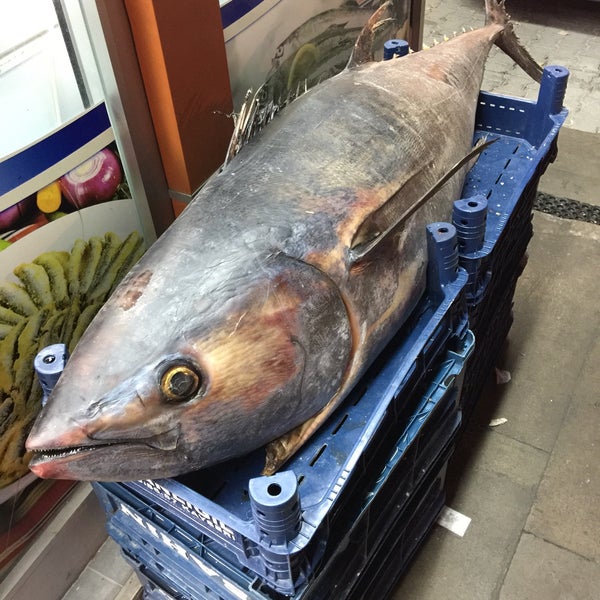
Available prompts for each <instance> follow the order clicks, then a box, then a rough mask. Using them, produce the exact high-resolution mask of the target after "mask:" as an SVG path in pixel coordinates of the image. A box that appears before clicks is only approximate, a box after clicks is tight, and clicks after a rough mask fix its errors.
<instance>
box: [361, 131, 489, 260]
mask: <svg viewBox="0 0 600 600" xmlns="http://www.w3.org/2000/svg"><path fill="white" fill-rule="evenodd" d="M497 140H498V138H493V139H490V140H484V141H483V142H482V141H481V140H479V141H478V142H477V143H476V144H475V146H474V147H473V148H472V149H471V151H470V152H469V153H468V154H466V155H465V156H464V157H463V158H462V159H461V160H459V161H458V162H457V163H456V164H455V165H454V166H453V167H452V168H451V169H450V170H449V171H447V172H446V173H445V174H444V175H443V176H442V177H441V178H440V179H439V180H438V181H437V182H436V183H435V184H434V185H433V186H432V187H431V188H429V190H427V192H425V194H424V195H423V196H421V197H420V198H419V199H418V200H417V201H416V202H415V203H414V204H412V205H411V206H410V208H408V209H407V210H405V211H404V212H402V213H401V214H400V215H398V214H397V211H395V210H394V206H393V204H391V203H393V202H394V199H395V198H397V197H398V192H399V191H400V189H398V190H395V191H394V193H393V194H391V195H390V197H389V200H388V201H387V202H386V203H385V204H383V205H382V206H380V207H379V208H378V209H377V210H375V211H373V212H372V213H371V214H370V215H369V216H368V217H367V218H366V219H365V220H364V221H363V222H362V223H361V224H360V226H359V227H358V229H357V230H356V233H355V234H354V237H353V239H352V243H351V245H350V262H351V263H357V262H359V261H361V260H364V259H365V258H366V257H367V256H368V255H369V254H370V253H371V252H373V251H374V250H375V249H376V248H377V247H378V246H379V245H380V244H381V243H382V242H383V241H385V240H386V239H388V238H389V237H390V236H391V235H393V234H394V233H395V232H396V231H397V230H398V227H400V225H401V224H402V223H403V222H404V221H406V219H408V217H410V216H411V215H413V214H414V213H415V212H416V211H417V210H418V209H419V208H421V206H423V204H425V202H427V201H428V200H429V199H430V198H432V197H433V196H434V195H435V194H436V193H437V192H439V191H440V189H442V187H443V186H444V185H445V184H446V183H447V182H448V181H449V180H450V179H451V178H452V177H453V176H454V175H455V174H456V173H458V172H459V171H460V170H461V169H462V168H463V167H464V166H465V165H468V166H469V168H470V167H471V166H472V165H473V163H474V162H475V160H476V158H477V157H478V156H479V154H481V153H482V152H483V151H484V150H485V149H486V148H488V147H489V146H490V145H491V144H493V143H494V142H496V141H497Z"/></svg>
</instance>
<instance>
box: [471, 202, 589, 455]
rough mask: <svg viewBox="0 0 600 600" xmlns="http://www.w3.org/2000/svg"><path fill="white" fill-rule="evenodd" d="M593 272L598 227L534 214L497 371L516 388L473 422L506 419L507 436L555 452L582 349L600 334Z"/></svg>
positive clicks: (499, 392) (497, 394)
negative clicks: (508, 375)
mask: <svg viewBox="0 0 600 600" xmlns="http://www.w3.org/2000/svg"><path fill="white" fill-rule="evenodd" d="M590 264H600V229H599V228H598V227H597V226H596V225H592V224H589V223H579V222H576V221H566V220H562V219H557V218H556V217H552V216H549V215H545V214H542V213H535V218H534V237H533V239H532V241H531V242H530V244H529V262H528V264H527V266H526V268H525V270H524V272H523V274H522V275H521V277H520V279H519V282H518V285H517V291H516V294H515V309H514V323H513V326H512V328H511V331H510V333H509V337H508V340H509V342H508V350H507V352H506V353H505V355H504V356H503V357H501V358H500V359H499V363H500V364H498V365H497V366H498V367H501V368H503V369H507V370H508V371H510V373H511V376H512V380H511V381H510V383H508V384H507V385H505V386H502V387H500V388H496V389H492V391H491V393H490V391H489V388H488V389H487V391H486V395H484V396H483V397H482V402H485V403H488V404H489V406H490V407H491V408H490V410H489V411H488V413H484V414H483V415H475V416H474V418H475V419H480V420H479V421H478V422H479V423H480V424H481V425H486V424H487V422H489V419H490V418H499V417H505V418H508V419H509V420H508V422H507V423H505V424H504V425H502V429H501V431H502V433H503V434H505V435H508V436H511V437H514V438H515V439H518V440H520V441H522V442H524V443H527V444H531V445H532V446H535V447H537V448H541V449H543V450H546V451H551V450H552V448H553V447H554V444H555V442H556V439H557V437H558V435H559V432H560V429H561V427H562V424H563V420H564V417H565V414H566V412H567V410H568V407H569V405H570V403H571V395H572V392H573V389H574V387H575V385H576V384H577V382H578V377H579V373H580V371H581V368H582V366H583V364H584V362H585V360H586V356H585V349H586V348H589V347H590V345H591V343H592V342H593V340H594V338H595V336H596V335H597V331H598V327H599V326H600V315H599V313H598V306H597V303H596V298H597V297H598V295H599V294H600V280H599V279H598V277H597V274H596V272H595V271H594V269H590ZM574 297H577V298H578V301H577V305H576V307H575V305H574V302H573V298H574ZM490 396H491V397H490ZM481 419H483V420H481Z"/></svg>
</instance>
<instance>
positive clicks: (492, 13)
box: [485, 0, 543, 82]
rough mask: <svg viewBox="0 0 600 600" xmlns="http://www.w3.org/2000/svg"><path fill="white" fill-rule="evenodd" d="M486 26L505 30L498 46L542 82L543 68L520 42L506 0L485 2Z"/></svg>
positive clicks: (498, 40) (499, 37)
mask: <svg viewBox="0 0 600 600" xmlns="http://www.w3.org/2000/svg"><path fill="white" fill-rule="evenodd" d="M485 14H486V24H487V25H490V24H492V23H496V24H498V25H502V26H503V27H504V29H503V30H502V31H501V32H500V34H499V36H498V38H497V39H496V42H495V43H496V45H497V46H498V47H499V48H501V49H502V50H503V51H504V52H506V54H508V56H510V57H511V58H512V59H513V60H514V61H515V62H516V63H517V64H518V65H519V66H520V67H521V68H522V69H523V70H524V71H525V72H526V73H527V74H528V75H529V76H530V77H532V78H533V79H535V80H536V81H537V82H539V81H541V80H542V73H543V69H542V67H541V66H540V65H539V64H538V63H537V62H536V61H535V59H534V58H533V57H532V56H531V54H529V52H528V51H527V50H526V49H525V47H524V46H523V45H522V44H521V42H520V41H519V38H518V37H517V35H516V33H515V30H514V27H513V24H512V22H511V20H510V15H509V14H508V13H507V12H506V9H505V7H504V0H485Z"/></svg>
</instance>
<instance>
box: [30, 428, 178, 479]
mask: <svg viewBox="0 0 600 600" xmlns="http://www.w3.org/2000/svg"><path fill="white" fill-rule="evenodd" d="M178 439H179V428H178V427H177V428H175V429H174V430H171V431H168V432H165V433H163V434H159V435H155V436H152V437H148V438H139V439H114V440H107V441H104V440H100V441H98V440H91V443H87V444H80V445H72V446H71V445H69V446H66V445H65V446H55V447H52V448H44V447H28V450H29V451H30V452H31V453H32V458H31V460H30V462H29V469H30V470H31V471H32V472H33V473H35V474H36V475H38V476H39V477H43V478H51V479H81V480H107V481H108V480H113V481H122V480H124V479H125V478H126V477H124V475H125V474H128V471H129V469H128V468H127V466H124V465H127V464H128V463H129V462H133V463H136V462H137V463H139V461H142V462H144V461H149V460H151V459H152V458H154V459H157V458H158V456H162V457H163V458H164V457H166V456H167V454H168V453H173V452H175V453H176V452H177V441H178Z"/></svg>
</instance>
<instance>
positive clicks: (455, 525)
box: [437, 506, 471, 537]
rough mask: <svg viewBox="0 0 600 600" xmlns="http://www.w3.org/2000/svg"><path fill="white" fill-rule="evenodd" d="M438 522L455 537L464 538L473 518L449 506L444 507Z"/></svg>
mask: <svg viewBox="0 0 600 600" xmlns="http://www.w3.org/2000/svg"><path fill="white" fill-rule="evenodd" d="M437 522H438V525H441V526H442V527H445V528H446V529H448V530H450V531H451V532H452V533H454V534H455V535H458V536H460V537H463V536H464V535H465V533H466V532H467V528H468V527H469V525H470V524H471V517H467V516H466V515H463V514H462V513H459V512H458V511H456V510H454V509H453V508H450V507H449V506H444V508H442V512H441V513H440V516H439V517H438V520H437Z"/></svg>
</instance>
